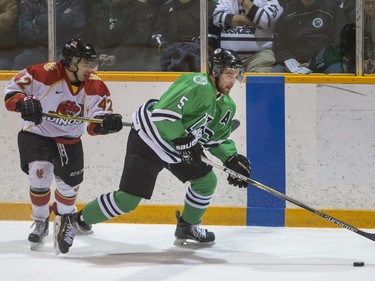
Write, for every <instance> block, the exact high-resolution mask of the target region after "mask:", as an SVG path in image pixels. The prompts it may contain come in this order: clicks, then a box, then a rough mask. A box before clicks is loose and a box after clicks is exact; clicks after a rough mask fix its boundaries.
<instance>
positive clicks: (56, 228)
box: [53, 215, 61, 256]
mask: <svg viewBox="0 0 375 281" xmlns="http://www.w3.org/2000/svg"><path fill="white" fill-rule="evenodd" d="M60 227H61V216H58V215H56V216H55V219H54V221H53V251H54V253H55V255H56V256H58V255H59V254H60V253H61V252H60V248H59V242H58V235H59V232H60Z"/></svg>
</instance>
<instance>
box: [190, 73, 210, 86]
mask: <svg viewBox="0 0 375 281" xmlns="http://www.w3.org/2000/svg"><path fill="white" fill-rule="evenodd" d="M193 82H194V83H196V84H198V85H203V86H204V85H208V80H207V76H206V75H204V74H196V75H194V76H193Z"/></svg>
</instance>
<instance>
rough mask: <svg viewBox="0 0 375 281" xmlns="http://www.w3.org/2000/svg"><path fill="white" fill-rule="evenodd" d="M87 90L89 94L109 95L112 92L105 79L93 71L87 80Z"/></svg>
mask: <svg viewBox="0 0 375 281" xmlns="http://www.w3.org/2000/svg"><path fill="white" fill-rule="evenodd" d="M85 91H86V94H87V95H88V96H95V95H99V96H102V97H103V96H109V95H110V92H109V90H108V87H107V86H106V84H105V83H104V82H103V80H102V79H101V78H100V77H99V76H98V75H97V74H96V73H95V72H93V73H91V74H90V77H89V78H88V79H87V80H86V81H85Z"/></svg>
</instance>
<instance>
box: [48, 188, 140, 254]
mask: <svg viewBox="0 0 375 281" xmlns="http://www.w3.org/2000/svg"><path fill="white" fill-rule="evenodd" d="M140 201H141V198H140V197H138V196H134V195H131V194H128V193H126V192H122V191H114V192H110V193H106V194H102V195H100V196H99V197H98V198H97V199H95V200H93V201H91V202H90V203H88V204H87V205H86V206H85V207H84V208H83V209H82V210H81V211H79V212H78V213H73V214H67V215H63V216H59V217H58V218H57V220H55V222H56V224H55V225H56V226H55V231H56V232H55V233H56V236H55V245H57V246H58V249H55V254H57V255H58V254H59V253H60V252H61V253H63V254H65V253H67V252H68V251H69V248H70V247H71V246H72V245H73V241H74V238H75V235H76V234H77V231H78V229H77V225H82V224H89V225H91V224H95V223H99V222H102V221H105V220H108V219H111V218H114V217H116V216H119V215H122V214H125V213H129V212H131V211H133V210H134V209H135V208H136V207H137V206H138V204H139V202H140Z"/></svg>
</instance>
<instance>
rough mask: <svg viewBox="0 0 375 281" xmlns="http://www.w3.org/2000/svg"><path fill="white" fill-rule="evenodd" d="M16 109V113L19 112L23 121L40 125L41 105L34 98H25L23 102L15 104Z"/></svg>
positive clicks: (41, 117) (41, 118)
mask: <svg viewBox="0 0 375 281" xmlns="http://www.w3.org/2000/svg"><path fill="white" fill-rule="evenodd" d="M16 107H17V111H18V112H21V117H22V119H23V120H25V121H31V122H34V123H35V125H39V124H40V123H42V121H43V116H42V112H43V110H42V105H41V104H40V101H39V100H38V99H37V98H36V97H34V96H27V97H25V98H24V99H23V100H21V101H19V102H17V104H16Z"/></svg>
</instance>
